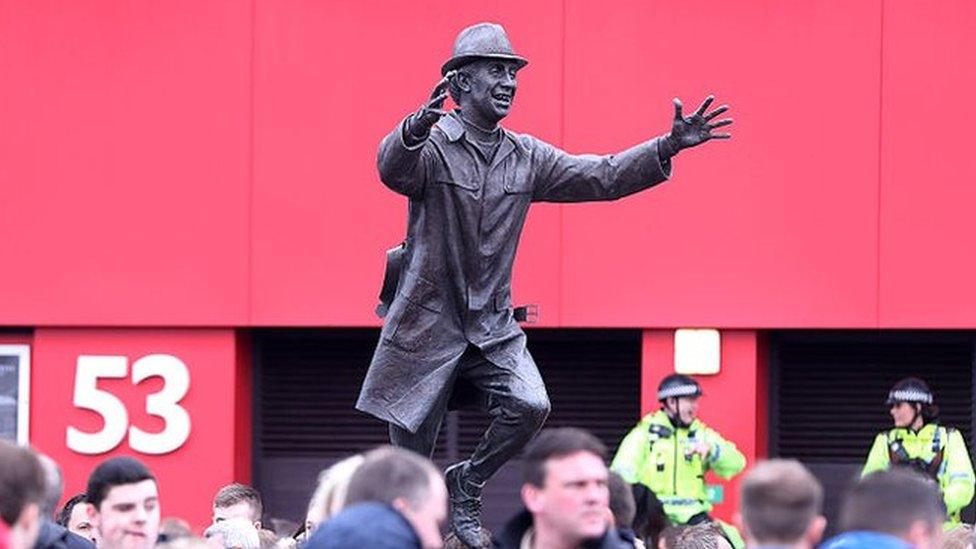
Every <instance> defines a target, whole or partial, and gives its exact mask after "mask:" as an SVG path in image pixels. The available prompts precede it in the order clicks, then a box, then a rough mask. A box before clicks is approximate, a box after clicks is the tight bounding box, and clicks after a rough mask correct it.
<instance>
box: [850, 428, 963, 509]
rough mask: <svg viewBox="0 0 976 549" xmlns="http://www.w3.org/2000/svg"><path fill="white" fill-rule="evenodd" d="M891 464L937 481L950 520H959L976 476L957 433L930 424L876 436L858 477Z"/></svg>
mask: <svg viewBox="0 0 976 549" xmlns="http://www.w3.org/2000/svg"><path fill="white" fill-rule="evenodd" d="M892 464H895V465H904V466H908V467H912V468H914V469H917V470H919V471H921V472H922V473H926V474H928V475H929V476H931V477H933V478H934V479H935V480H936V481H938V483H939V489H941V490H942V498H943V500H945V504H946V510H947V511H948V513H949V520H950V521H951V522H959V521H960V518H959V512H960V511H962V509H963V508H964V507H966V506H967V505H969V502H970V501H972V499H973V487H974V484H976V476H974V475H973V463H972V461H970V459H969V452H968V451H967V450H966V442H965V441H964V440H963V438H962V435H961V434H960V433H959V431H957V430H955V429H947V428H946V427H942V426H940V425H938V424H936V423H929V424H926V425H925V426H923V427H922V428H921V429H919V431H918V432H917V433H916V432H914V431H912V430H911V429H905V428H895V429H891V430H889V431H884V432H883V433H879V434H878V436H876V437H875V438H874V444H873V445H872V446H871V452H870V453H869V454H868V461H867V463H865V464H864V470H863V471H861V476H864V475H867V474H870V473H873V472H875V471H881V470H884V469H888V468H889V467H891V466H892Z"/></svg>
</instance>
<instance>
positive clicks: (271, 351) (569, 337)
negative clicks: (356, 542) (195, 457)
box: [253, 329, 641, 530]
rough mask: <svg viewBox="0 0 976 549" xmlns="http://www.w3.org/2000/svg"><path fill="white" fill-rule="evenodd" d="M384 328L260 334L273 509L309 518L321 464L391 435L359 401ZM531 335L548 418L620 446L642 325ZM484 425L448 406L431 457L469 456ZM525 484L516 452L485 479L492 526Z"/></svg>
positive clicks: (261, 415) (635, 394) (262, 470)
mask: <svg viewBox="0 0 976 549" xmlns="http://www.w3.org/2000/svg"><path fill="white" fill-rule="evenodd" d="M378 337H379V330H376V329H329V330H293V329H289V330H260V331H256V332H255V333H254V334H253V341H254V353H255V355H254V365H255V384H254V387H255V390H254V393H255V394H254V398H255V406H254V412H255V416H254V477H255V478H254V482H255V485H256V486H257V488H258V489H259V490H260V491H261V493H262V495H263V497H264V498H265V508H266V516H267V517H276V518H286V519H290V520H294V521H303V520H304V517H305V511H306V506H307V504H308V498H309V496H311V493H312V491H313V490H314V488H315V484H316V478H317V475H318V473H319V471H321V470H322V469H325V468H327V467H328V466H330V465H331V464H333V463H335V462H336V461H339V460H340V459H342V458H345V457H348V456H350V455H352V454H354V453H357V452H362V451H365V450H368V449H370V448H373V447H375V446H377V445H380V444H385V443H387V440H388V439H387V428H386V425H385V424H384V423H382V422H380V421H378V420H376V419H374V418H372V417H370V416H367V415H365V414H362V413H360V412H357V411H356V410H355V409H354V408H353V405H354V403H355V400H356V396H357V394H358V391H359V387H360V384H361V382H362V379H363V376H364V374H365V373H366V368H367V366H368V364H369V360H370V357H371V355H372V352H373V347H374V346H375V345H376V341H377V338H378ZM528 338H529V350H530V351H531V352H532V355H533V357H534V358H535V360H536V362H537V364H538V365H539V368H540V370H541V371H542V375H543V378H544V379H545V381H546V386H547V388H548V390H549V397H550V400H551V401H552V414H551V415H550V417H549V419H548V420H547V422H546V426H547V427H557V426H574V427H581V428H584V429H587V430H589V431H590V432H592V433H594V434H595V435H596V436H598V437H599V438H600V439H601V440H603V442H604V443H605V444H606V445H607V447H608V448H609V449H611V450H612V449H614V448H616V447H617V444H618V443H619V442H620V439H621V438H622V437H623V436H624V435H625V434H626V433H627V430H628V429H630V428H631V427H632V426H633V423H634V421H635V420H636V419H637V418H638V415H639V413H640V358H641V338H640V332H639V331H637V330H547V329H540V330H530V331H529V334H528ZM487 424H488V419H487V416H485V415H484V414H483V413H480V412H475V411H461V412H453V413H451V414H450V416H449V417H448V418H447V420H446V422H445V425H444V427H443V428H442V430H441V434H440V438H439V440H438V447H437V449H436V451H435V454H434V459H435V460H436V461H437V462H438V463H439V464H440V465H441V466H446V465H448V464H450V463H452V462H454V461H457V460H459V459H463V458H464V457H466V456H467V455H469V454H470V452H471V451H472V449H473V448H474V446H475V444H477V441H478V438H479V436H480V435H481V433H482V432H484V430H485V428H486V427H487ZM519 486H520V469H519V464H518V462H517V461H513V462H510V463H509V464H508V465H506V466H505V467H504V468H503V469H502V470H501V471H500V472H499V473H498V474H497V475H496V476H495V478H494V479H492V480H491V481H490V482H489V483H488V485H487V487H486V491H485V507H484V519H485V520H484V522H485V525H486V526H488V527H489V528H490V529H493V530H497V529H500V528H501V525H502V524H503V522H504V520H506V519H507V518H508V517H509V516H510V515H511V514H513V513H514V512H515V511H516V510H517V509H518V507H519V505H520V504H519V496H518V490H519Z"/></svg>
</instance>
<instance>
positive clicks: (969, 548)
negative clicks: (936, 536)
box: [939, 524, 976, 549]
mask: <svg viewBox="0 0 976 549" xmlns="http://www.w3.org/2000/svg"><path fill="white" fill-rule="evenodd" d="M974 544H976V537H974V534H973V527H972V526H971V525H969V524H959V525H957V526H954V527H953V528H952V529H951V530H948V531H946V532H945V533H944V534H943V536H942V545H941V546H940V547H939V549H973V547H974Z"/></svg>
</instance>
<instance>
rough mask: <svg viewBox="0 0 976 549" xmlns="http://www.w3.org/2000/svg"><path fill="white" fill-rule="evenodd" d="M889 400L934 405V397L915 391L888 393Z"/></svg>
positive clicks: (904, 390)
mask: <svg viewBox="0 0 976 549" xmlns="http://www.w3.org/2000/svg"><path fill="white" fill-rule="evenodd" d="M888 400H890V401H893V402H921V403H924V404H932V395H930V394H929V393H923V392H922V391H916V390H914V389H903V390H898V391H892V392H890V393H888Z"/></svg>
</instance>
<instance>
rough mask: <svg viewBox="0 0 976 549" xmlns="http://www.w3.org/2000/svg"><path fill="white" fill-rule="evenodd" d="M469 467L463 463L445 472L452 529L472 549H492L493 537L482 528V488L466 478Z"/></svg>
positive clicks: (466, 463) (465, 462)
mask: <svg viewBox="0 0 976 549" xmlns="http://www.w3.org/2000/svg"><path fill="white" fill-rule="evenodd" d="M467 467H468V462H467V461H462V462H461V463H457V464H455V465H452V466H450V467H448V468H447V471H445V472H444V480H445V483H446V484H447V492H448V494H450V497H451V529H452V530H453V531H454V534H455V535H456V536H457V538H458V540H460V541H461V542H463V543H464V544H465V545H467V546H468V547H470V548H471V549H482V548H487V547H491V536H489V535H488V532H487V531H486V530H485V529H484V528H482V526H481V486H479V485H477V484H475V483H473V482H470V481H469V480H467V479H466V478H465V477H466V476H467V475H466V473H467Z"/></svg>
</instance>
